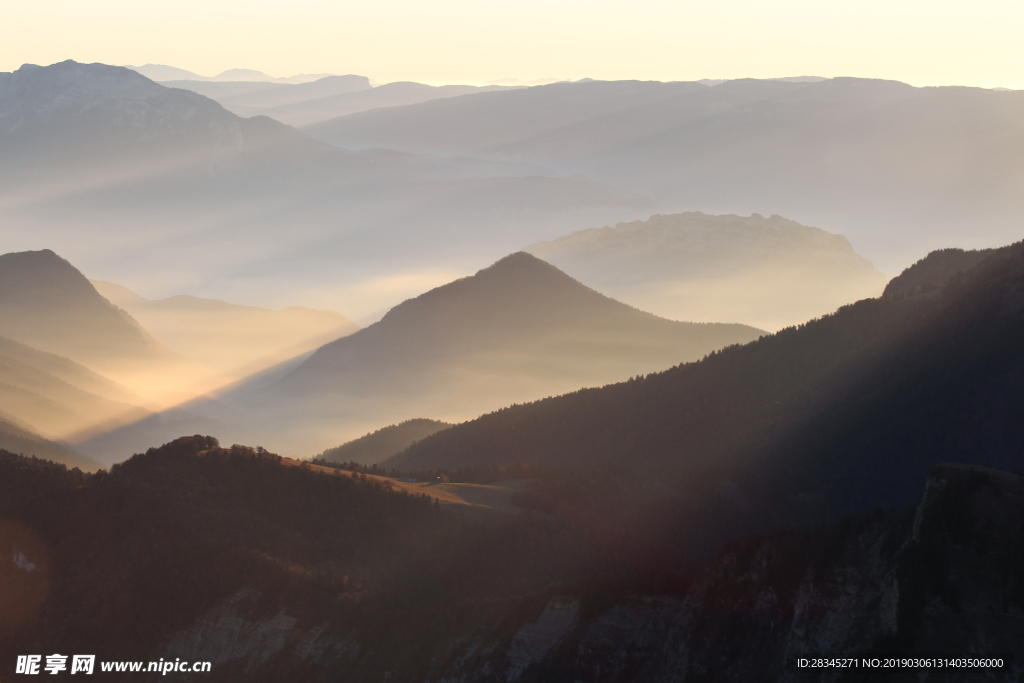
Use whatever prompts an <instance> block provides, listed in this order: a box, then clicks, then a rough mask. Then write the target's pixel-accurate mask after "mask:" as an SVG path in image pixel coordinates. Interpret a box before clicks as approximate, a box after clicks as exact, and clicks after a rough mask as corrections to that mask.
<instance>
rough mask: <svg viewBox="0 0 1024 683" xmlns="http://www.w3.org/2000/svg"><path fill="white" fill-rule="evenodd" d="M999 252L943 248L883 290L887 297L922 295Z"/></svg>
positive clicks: (905, 272) (908, 269)
mask: <svg viewBox="0 0 1024 683" xmlns="http://www.w3.org/2000/svg"><path fill="white" fill-rule="evenodd" d="M994 252H995V250H994V249H978V250H975V251H964V250H963V249H939V250H938V251H933V252H932V253H930V254H928V256H926V257H924V258H923V259H921V260H920V261H918V262H917V263H915V264H914V265H912V266H910V267H909V268H907V269H905V270H904V271H903V272H902V273H900V274H899V275H898V276H896V277H894V278H893V279H892V280H891V281H890V282H889V284H888V285H886V287H885V291H884V292H883V294H884V296H890V297H902V296H907V295H908V294H920V293H922V292H924V291H927V290H929V289H934V288H935V287H939V286H941V285H942V284H944V283H945V282H946V281H947V280H949V278H951V277H953V276H954V275H956V274H957V273H961V272H963V271H965V270H970V269H971V268H973V267H974V266H976V265H978V264H979V263H981V262H982V261H984V260H985V259H986V258H988V257H989V256H991V255H992V254H993V253H994Z"/></svg>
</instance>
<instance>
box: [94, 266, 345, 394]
mask: <svg viewBox="0 0 1024 683" xmlns="http://www.w3.org/2000/svg"><path fill="white" fill-rule="evenodd" d="M92 284H93V285H94V286H95V287H96V290H97V291H98V292H100V293H101V294H102V295H103V296H105V297H106V298H107V299H108V300H110V301H111V302H113V303H115V304H116V305H118V306H120V307H121V308H122V309H124V310H126V311H127V312H128V313H129V314H130V315H131V316H132V317H133V318H134V319H136V320H138V321H139V322H140V323H141V324H142V325H143V327H145V329H146V330H147V332H149V333H150V334H152V335H153V336H154V337H155V338H156V339H158V340H159V341H160V343H162V344H165V345H166V346H167V347H168V348H170V349H173V350H174V351H175V352H176V353H179V354H181V356H182V357H184V358H186V359H187V360H189V361H191V362H193V363H195V364H197V365H198V366H200V367H201V368H203V369H204V370H205V371H206V372H208V373H210V374H212V375H214V376H217V377H219V378H228V379H232V380H240V379H243V378H244V377H246V376H248V375H251V374H253V373H256V372H259V371H261V370H265V369H266V368H268V367H271V366H274V365H277V364H278V363H282V362H284V361H287V360H289V359H291V358H294V357H296V356H301V355H302V354H304V353H308V352H310V351H313V350H315V349H317V348H319V347H320V346H323V345H324V344H326V343H327V342H330V341H333V340H335V339H338V338H339V337H344V336H345V335H348V334H352V333H353V332H355V331H356V330H358V329H359V328H358V327H357V326H356V325H355V324H354V323H352V322H351V321H350V320H348V319H347V318H345V317H344V316H342V315H341V314H339V313H336V312H334V311H317V310H313V309H310V308H302V307H299V306H293V307H290V308H283V309H277V310H272V309H268V308H260V307H258V306H242V305H240V304H232V303H228V302H226V301H220V300H218V299H204V298H200V297H194V296H187V295H178V296H172V297H168V298H166V299H157V300H149V299H145V298H143V297H141V296H139V295H138V294H136V293H134V292H132V291H131V290H129V289H128V288H126V287H123V286H121V285H116V284H113V283H110V282H103V281H100V280H94V281H93V282H92Z"/></svg>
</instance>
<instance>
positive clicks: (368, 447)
mask: <svg viewBox="0 0 1024 683" xmlns="http://www.w3.org/2000/svg"><path fill="white" fill-rule="evenodd" d="M449 427H451V425H450V424H449V423H447V422H439V421H437V420H427V419H424V418H416V419H413V420H406V421H405V422H402V423H399V424H396V425H391V426H389V427H383V428H381V429H378V430H377V431H375V432H373V433H372V434H367V435H366V436H361V437H359V438H358V439H353V440H352V441H349V442H348V443H344V444H342V445H340V446H337V447H335V448H328V449H327V450H326V451H324V452H323V453H321V454H320V458H321V459H322V460H327V461H330V462H343V463H348V462H356V463H359V464H361V465H372V464H374V463H378V462H380V461H381V460H384V459H386V458H390V457H391V456H392V455H397V454H399V453H401V452H402V451H404V450H405V449H406V448H408V447H409V446H411V445H412V444H414V443H416V442H417V441H419V440H420V439H424V438H426V437H428V436H430V435H431V434H436V433H437V432H439V431H441V430H442V429H448V428H449Z"/></svg>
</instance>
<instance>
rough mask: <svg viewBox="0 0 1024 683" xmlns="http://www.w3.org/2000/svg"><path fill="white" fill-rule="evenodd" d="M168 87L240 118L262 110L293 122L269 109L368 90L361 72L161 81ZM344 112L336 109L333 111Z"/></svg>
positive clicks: (369, 87) (368, 81)
mask: <svg viewBox="0 0 1024 683" xmlns="http://www.w3.org/2000/svg"><path fill="white" fill-rule="evenodd" d="M161 85H163V86H166V87H168V88H182V89H184V90H191V91H192V92H196V93H199V94H200V95H204V96H206V97H209V98H210V99H211V100H215V101H217V102H219V103H220V104H221V105H222V106H224V108H225V109H227V110H228V111H231V112H234V113H235V114H238V115H239V116H241V117H243V118H249V117H250V116H256V115H258V114H264V115H267V116H270V117H271V118H273V119H276V120H278V121H281V122H282V123H287V124H288V125H296V124H295V122H293V121H289V120H287V119H285V118H281V117H279V116H274V115H273V114H271V110H274V109H275V108H280V107H288V106H289V105H301V104H302V103H304V102H310V101H316V100H322V99H324V98H329V97H337V96H339V95H345V94H351V93H356V92H359V91H363V90H371V86H370V80H369V79H368V78H366V77H365V76H352V75H349V76H327V77H326V78H321V79H320V80H317V81H312V82H310V83H257V82H247V81H239V82H211V81H188V80H182V81H163V82H161ZM342 113H348V112H338V114H335V115H336V116H337V115H340V114H342Z"/></svg>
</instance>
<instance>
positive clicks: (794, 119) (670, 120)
mask: <svg viewBox="0 0 1024 683" xmlns="http://www.w3.org/2000/svg"><path fill="white" fill-rule="evenodd" d="M306 130H307V132H309V133H310V134H311V135H313V136H314V137H317V138H319V139H321V140H325V141H328V142H331V143H332V144H336V145H339V146H341V147H344V148H346V149H366V148H371V147H386V148H389V149H398V150H404V151H408V152H414V153H429V154H449V155H468V156H477V157H482V158H488V159H498V160H505V161H510V160H514V161H517V162H528V163H535V164H540V165H543V166H545V167H547V168H549V169H551V171H552V172H558V173H565V174H570V173H575V174H583V175H585V176H587V177H589V178H592V179H594V180H596V181H598V182H602V183H606V184H609V185H611V186H614V187H618V188H622V189H627V190H631V191H633V192H638V193H641V194H644V195H648V196H652V197H655V198H656V199H657V200H658V201H659V203H660V205H661V206H662V207H663V210H662V213H665V212H666V211H665V210H664V209H672V211H679V210H687V211H692V210H701V211H704V212H706V213H734V214H739V215H747V214H750V213H751V212H760V213H763V214H766V215H767V214H770V213H776V214H780V215H784V216H788V217H790V218H793V219H795V220H797V221H799V222H801V223H803V224H805V225H827V226H829V228H830V229H833V230H835V231H837V232H840V233H842V234H844V235H846V236H848V237H849V238H850V240H851V241H852V242H853V244H854V246H855V247H856V248H857V250H858V251H859V252H860V253H861V254H864V255H866V256H867V257H868V258H870V259H871V260H872V261H873V262H874V263H875V264H876V265H879V266H880V267H881V268H882V269H883V270H887V271H890V272H895V271H897V270H899V269H902V268H903V267H904V266H905V264H906V263H908V262H910V261H911V260H912V259H913V258H916V257H917V256H919V255H920V254H921V253H926V252H928V251H931V250H933V249H936V248H940V247H943V246H962V247H978V246H995V245H998V244H1005V243H1008V242H1010V241H1012V240H1013V239H1016V236H1017V233H1018V231H1019V220H1020V216H1021V215H1022V213H1024V195H1022V194H1021V193H1020V192H1019V188H1020V187H1021V186H1022V185H1024V161H1022V160H1024V92H1021V91H994V90H984V89H979V88H963V87H941V88H914V87H911V86H909V85H906V84H903V83H897V82H894V81H882V80H866V79H855V78H835V79H831V80H825V81H820V82H785V81H759V80H738V81H728V82H724V83H721V84H719V85H715V86H713V87H709V86H706V85H703V84H700V83H659V82H639V81H615V82H601V81H592V82H581V83H556V84H552V85H545V86H539V87H534V88H528V89H524V90H517V91H513V92H497V93H482V94H478V95H473V96H470V97H463V98H458V99H449V100H435V101H432V102H425V103H422V104H417V105H413V106H410V107H406V108H401V109H386V110H376V111H368V112H361V113H357V114H351V115H349V116H345V117H341V118H338V119H335V120H332V121H325V122H323V123H321V124H317V125H316V126H311V127H309V128H307V129H306ZM964 225H971V226H972V229H971V230H970V231H969V232H965V231H964V230H963V229H962V226H964ZM563 234H564V233H563Z"/></svg>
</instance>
